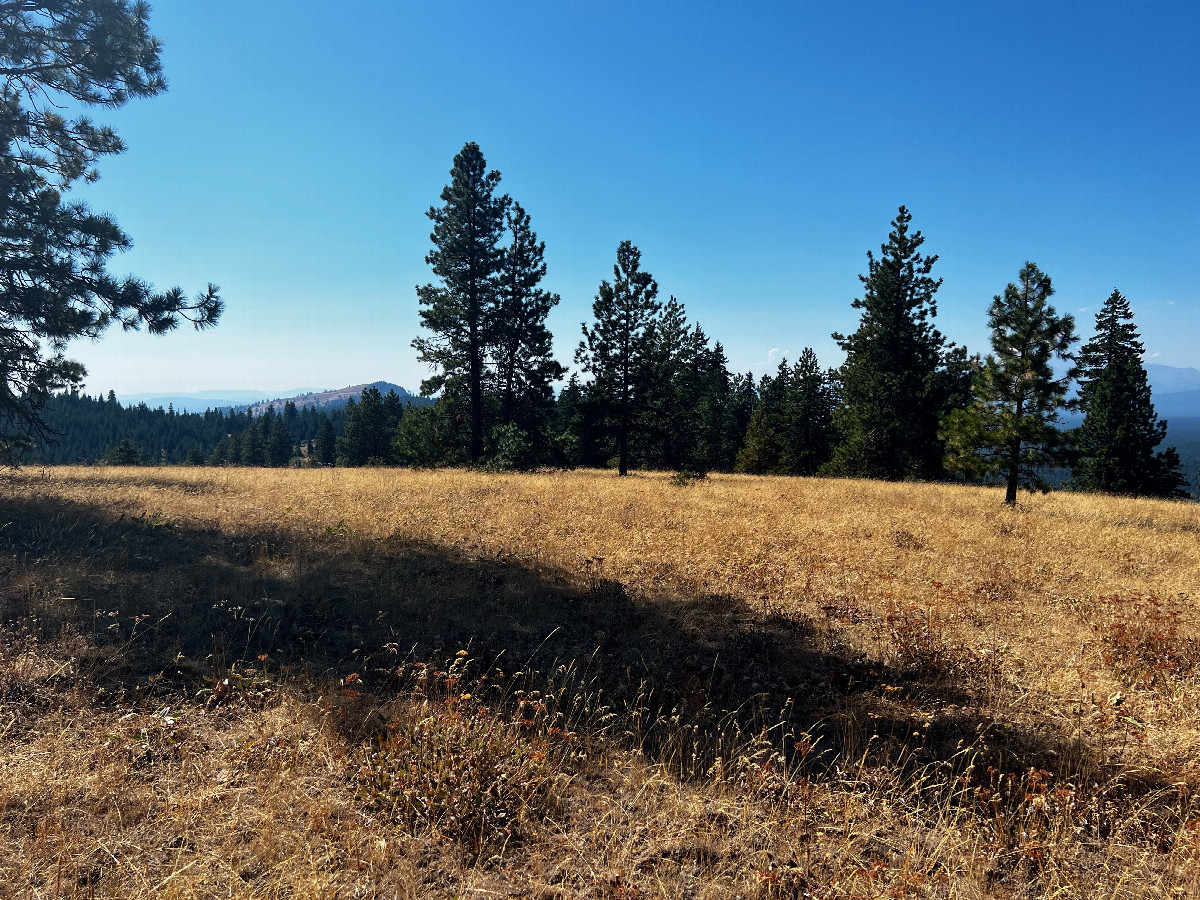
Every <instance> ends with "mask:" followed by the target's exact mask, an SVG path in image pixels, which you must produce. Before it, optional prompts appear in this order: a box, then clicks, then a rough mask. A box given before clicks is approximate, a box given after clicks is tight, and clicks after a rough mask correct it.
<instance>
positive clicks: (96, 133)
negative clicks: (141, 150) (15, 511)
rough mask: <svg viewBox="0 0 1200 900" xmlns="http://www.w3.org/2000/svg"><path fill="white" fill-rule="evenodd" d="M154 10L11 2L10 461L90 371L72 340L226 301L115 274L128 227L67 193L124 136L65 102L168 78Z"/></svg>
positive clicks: (7, 53)
mask: <svg viewBox="0 0 1200 900" xmlns="http://www.w3.org/2000/svg"><path fill="white" fill-rule="evenodd" d="M149 14H150V7H149V6H148V5H147V4H146V3H143V2H140V0H138V2H134V0H75V2H70V3H65V2H49V0H23V2H5V3H0V464H5V463H11V462H14V461H16V460H17V459H18V458H19V457H20V455H21V454H22V453H23V452H24V451H25V450H26V449H28V448H29V447H30V446H31V445H32V442H33V438H34V437H35V436H40V437H45V436H46V429H45V427H44V411H45V406H46V402H47V401H48V399H49V398H50V395H51V393H52V392H53V391H55V390H59V389H62V388H64V387H67V386H70V385H73V384H77V383H78V382H80V381H81V380H82V378H83V376H84V374H85V373H84V369H83V366H81V365H80V364H78V363H76V362H72V361H70V360H68V359H67V358H66V357H65V356H64V352H65V350H66V346H67V344H68V342H69V341H70V340H71V339H73V338H77V337H92V338H94V337H97V336H99V335H100V334H101V333H102V332H103V331H104V330H105V329H106V328H107V327H108V326H109V325H111V324H112V323H114V322H119V323H120V324H121V325H122V326H123V327H125V328H136V327H139V326H141V325H145V326H146V327H147V329H148V330H149V331H150V332H152V333H155V334H159V333H162V332H165V331H169V330H171V329H172V328H175V327H176V326H177V325H178V324H179V322H180V320H181V319H187V320H190V321H191V322H192V323H193V324H194V325H195V326H196V327H197V328H205V327H207V326H209V325H212V324H215V323H216V321H217V318H218V317H219V316H220V314H221V308H222V304H221V301H220V299H219V297H218V295H217V289H216V287H214V286H213V285H209V286H208V289H207V290H206V291H205V292H203V293H202V294H200V295H199V296H198V297H196V298H195V299H194V300H188V299H187V297H186V296H185V295H184V293H183V291H182V290H180V289H179V288H173V289H171V290H168V291H166V292H163V293H157V292H155V291H154V289H153V288H152V287H151V286H150V285H148V284H147V283H145V282H144V281H141V280H139V279H137V278H134V277H131V276H130V277H126V278H116V277H114V276H112V275H111V274H109V272H108V270H107V262H108V260H109V258H110V257H111V256H112V255H113V254H114V253H116V252H117V251H121V250H125V249H127V248H128V247H129V245H130V241H129V238H128V237H127V236H126V235H125V233H124V232H123V231H121V229H120V227H119V226H118V225H117V223H116V222H115V221H114V220H113V219H112V218H111V217H110V216H108V215H105V214H100V213H94V212H92V211H90V210H89V209H88V208H87V207H86V206H85V205H84V204H82V203H78V202H75V203H70V202H67V201H66V200H65V199H64V196H63V195H64V194H65V193H66V192H67V191H69V190H70V188H71V186H72V185H74V184H75V182H77V181H78V180H79V179H80V178H83V179H84V180H86V181H94V180H95V179H96V178H97V177H98V174H97V171H96V168H95V167H96V163H97V162H98V161H99V159H100V158H101V157H103V156H109V155H113V154H117V153H120V152H121V151H122V150H124V149H125V145H124V144H123V143H122V142H121V139H120V138H119V137H117V135H116V133H115V132H114V131H113V130H112V129H111V128H109V127H107V126H103V125H97V124H95V123H93V122H92V121H91V120H90V119H89V118H87V117H86V116H83V115H76V117H75V118H69V117H68V116H69V114H68V113H66V112H65V111H66V110H68V109H71V110H77V109H78V108H79V107H80V106H105V107H117V106H121V105H123V104H124V103H125V102H126V101H128V100H129V99H130V98H133V97H152V96H154V95H155V94H158V93H160V92H162V91H163V90H165V88H166V81H165V80H164V79H163V75H162V64H161V61H160V58H159V57H160V50H161V45H160V44H159V41H158V40H157V39H156V38H155V37H154V36H153V35H152V34H151V33H150V30H149V25H148V22H147V19H148V16H149ZM71 114H74V113H71Z"/></svg>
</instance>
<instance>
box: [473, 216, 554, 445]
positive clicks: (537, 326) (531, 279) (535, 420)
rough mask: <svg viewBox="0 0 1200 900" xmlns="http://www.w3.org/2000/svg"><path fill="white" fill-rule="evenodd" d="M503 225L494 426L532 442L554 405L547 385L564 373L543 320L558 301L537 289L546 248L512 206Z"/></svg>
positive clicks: (494, 328) (495, 326) (493, 332)
mask: <svg viewBox="0 0 1200 900" xmlns="http://www.w3.org/2000/svg"><path fill="white" fill-rule="evenodd" d="M505 221H506V224H507V228H508V232H509V236H510V240H509V244H508V246H507V247H506V248H505V251H504V258H503V261H502V264H501V267H500V274H499V289H498V303H497V304H496V309H495V318H494V320H493V322H492V328H491V337H492V343H493V347H494V351H493V352H494V355H495V360H496V388H497V390H498V392H499V393H500V421H501V422H502V423H503V424H505V425H508V424H516V425H519V426H520V427H521V429H522V430H524V431H525V432H526V434H529V435H530V436H531V437H537V436H538V435H539V434H540V432H541V431H543V430H544V428H545V424H546V418H547V417H548V416H549V413H550V410H551V408H552V406H553V403H554V390H553V387H552V385H553V383H554V382H555V381H557V380H559V379H560V378H562V376H563V372H564V369H563V366H562V364H561V363H559V362H558V361H557V360H555V359H554V356H553V348H552V346H551V335H550V330H549V329H548V328H547V327H546V317H547V316H548V315H549V313H550V310H551V309H553V308H554V307H555V306H557V305H558V301H559V297H558V294H552V293H550V292H549V291H546V290H543V289H542V288H541V287H539V285H540V284H541V281H542V279H543V278H544V277H545V275H546V263H545V259H544V256H545V252H546V245H545V244H544V243H543V242H541V241H539V240H538V239H537V235H536V234H535V233H534V231H533V229H532V228H531V227H530V224H529V214H528V213H526V212H525V210H524V209H523V208H522V207H521V204H519V203H516V202H513V203H512V204H511V205H510V206H509V208H508V210H507V212H506V216H505Z"/></svg>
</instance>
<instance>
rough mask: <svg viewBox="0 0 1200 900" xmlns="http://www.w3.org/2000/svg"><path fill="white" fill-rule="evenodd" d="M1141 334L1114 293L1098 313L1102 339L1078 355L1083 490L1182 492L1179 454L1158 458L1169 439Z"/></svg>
mask: <svg viewBox="0 0 1200 900" xmlns="http://www.w3.org/2000/svg"><path fill="white" fill-rule="evenodd" d="M1144 352H1145V351H1144V349H1143V347H1142V342H1141V335H1139V334H1138V332H1137V328H1136V327H1135V326H1134V324H1133V310H1132V309H1131V308H1130V306H1129V301H1128V300H1127V299H1126V298H1125V296H1124V295H1123V294H1122V293H1121V292H1120V291H1119V290H1116V289H1115V288H1114V289H1113V292H1112V294H1110V295H1109V297H1108V299H1107V300H1105V301H1104V306H1103V307H1102V308H1101V310H1100V312H1099V313H1097V314H1096V333H1095V336H1094V337H1093V338H1092V339H1091V340H1090V341H1088V342H1087V343H1086V344H1084V346H1083V349H1082V350H1081V351H1080V353H1079V407H1080V409H1081V410H1083V413H1084V417H1083V424H1082V425H1081V426H1080V427H1079V429H1078V430H1077V431H1076V434H1075V437H1076V444H1077V449H1078V452H1079V457H1078V461H1077V463H1076V465H1075V475H1074V479H1073V482H1074V484H1075V486H1076V487H1079V488H1082V489H1084V490H1095V491H1105V492H1108V493H1114V494H1130V495H1133V496H1139V495H1143V496H1145V495H1149V496H1159V497H1174V496H1180V495H1182V494H1183V492H1182V490H1181V486H1182V484H1183V477H1182V474H1181V473H1180V472H1179V456H1178V454H1177V453H1176V452H1175V451H1174V449H1172V448H1168V449H1167V450H1164V451H1162V452H1158V453H1156V452H1155V448H1156V447H1157V446H1158V445H1159V444H1161V443H1162V441H1163V439H1164V438H1165V437H1166V434H1167V423H1166V422H1162V421H1159V419H1158V415H1157V414H1156V413H1155V411H1154V404H1153V403H1152V402H1151V399H1150V383H1149V381H1148V380H1147V378H1146V368H1145V366H1144V365H1143V364H1142V355H1143V353H1144Z"/></svg>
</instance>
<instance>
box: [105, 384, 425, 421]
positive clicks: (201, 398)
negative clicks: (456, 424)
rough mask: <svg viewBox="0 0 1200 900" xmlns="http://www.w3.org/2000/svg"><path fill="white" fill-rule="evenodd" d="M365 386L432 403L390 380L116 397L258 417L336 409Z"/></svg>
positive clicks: (422, 403) (184, 409)
mask: <svg viewBox="0 0 1200 900" xmlns="http://www.w3.org/2000/svg"><path fill="white" fill-rule="evenodd" d="M369 387H374V388H378V389H379V393H381V394H383V395H384V396H387V392H388V391H395V392H396V394H397V395H398V396H399V397H400V399H401V400H402V401H403V402H404V403H406V404H408V403H411V404H412V405H413V406H427V405H429V404H432V403H433V402H434V401H433V400H432V399H430V398H428V397H419V396H417V395H416V394H410V393H409V392H408V391H407V390H405V389H404V388H403V387H401V386H400V385H398V384H392V382H390V381H372V382H370V383H367V384H352V385H349V386H347V387H344V388H337V389H334V390H322V389H320V388H296V389H294V390H292V391H287V392H284V393H282V394H280V395H279V396H275V397H273V396H271V394H269V393H267V392H266V391H237V390H230V391H193V392H184V391H179V392H176V393H170V394H167V393H161V394H155V393H147V394H126V395H123V396H120V397H118V398H117V399H118V400H120V402H121V405H122V406H137V405H138V404H139V403H144V404H146V406H148V407H150V408H151V409H157V408H159V407H161V408H163V409H167V408H168V407H172V408H174V410H175V411H176V412H181V413H183V412H191V413H202V412H204V411H205V410H208V409H219V410H223V411H226V412H228V411H233V412H250V413H252V414H254V415H256V416H260V415H262V414H263V413H265V412H266V411H267V408H268V407H270V406H274V407H275V408H276V409H282V408H283V405H284V404H285V403H287V402H288V401H289V400H290V401H291V402H293V403H295V404H296V406H314V407H317V408H318V409H339V408H341V407H343V406H345V405H346V403H347V402H348V401H349V400H350V399H351V398H354V399H355V400H356V401H357V400H358V398H359V397H361V396H362V392H363V391H365V390H366V389H367V388H369Z"/></svg>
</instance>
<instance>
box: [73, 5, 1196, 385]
mask: <svg viewBox="0 0 1200 900" xmlns="http://www.w3.org/2000/svg"><path fill="white" fill-rule="evenodd" d="M151 21H152V24H153V27H154V31H155V33H156V34H157V35H158V36H159V37H161V38H162V40H163V42H164V44H165V51H164V63H165V67H166V72H167V76H168V79H169V80H170V83H171V87H170V89H169V90H168V91H167V92H166V93H165V94H163V95H161V96H159V97H156V98H153V99H149V100H141V101H135V102H133V103H131V104H130V105H128V106H127V107H125V108H123V109H121V110H117V111H106V110H97V111H95V113H94V115H95V117H96V118H97V119H99V120H101V121H106V122H110V123H111V124H113V125H115V126H116V127H117V129H118V131H119V133H120V134H121V135H122V137H123V138H124V139H125V140H126V142H127V143H128V145H129V149H128V151H127V152H126V153H125V154H123V155H121V156H119V157H115V158H111V159H108V160H105V161H104V162H103V164H102V166H101V174H102V178H101V180H100V181H99V182H98V183H97V184H95V185H92V186H89V187H87V188H86V190H82V191H79V192H77V193H79V194H81V195H82V196H84V197H85V198H86V199H87V200H88V201H89V202H90V203H92V204H93V205H94V206H95V207H97V208H99V209H103V210H106V211H109V212H112V213H114V214H115V215H116V217H117V219H118V221H120V222H121V224H122V226H123V227H124V228H125V229H126V230H127V231H128V232H129V233H130V235H131V236H132V238H133V240H134V249H133V250H132V251H131V252H129V253H127V254H124V255H122V256H120V257H118V258H117V259H116V260H115V261H114V264H113V266H112V269H113V270H114V271H115V272H117V273H121V274H123V273H125V272H133V273H136V274H138V275H139V276H141V277H144V278H146V279H148V280H150V281H152V282H154V283H155V284H156V285H158V286H160V287H169V286H171V285H175V284H179V285H181V286H183V287H184V288H185V289H186V290H187V291H188V292H189V293H193V292H195V291H197V290H199V289H201V288H202V287H203V285H204V284H205V283H206V282H208V281H213V282H215V283H217V284H219V285H220V286H221V289H222V294H223V296H224V298H225V299H226V301H227V304H228V308H227V312H226V314H225V316H224V318H223V320H222V322H221V324H220V325H219V326H218V327H217V328H216V329H214V330H212V331H208V332H204V333H202V334H196V333H194V332H191V331H190V330H189V331H187V332H184V331H180V332H178V333H176V334H173V335H170V336H167V337H152V336H149V335H147V334H145V333H136V334H121V333H119V332H117V331H113V332H109V333H108V334H107V335H106V336H105V337H104V338H103V339H102V340H101V341H99V342H97V343H87V342H83V343H77V344H74V345H72V355H73V356H75V357H76V358H78V359H80V360H82V361H83V362H84V363H85V364H86V365H87V366H88V369H89V371H90V374H89V378H88V382H87V390H88V391H89V392H91V393H96V392H100V391H107V390H108V389H109V388H114V389H115V390H116V391H117V393H118V394H121V393H135V392H144V391H157V390H162V391H195V390H203V389H225V388H247V389H261V390H265V391H273V390H280V391H282V390H285V389H288V388H293V387H318V388H319V387H339V386H342V385H345V384H351V383H358V382H363V381H373V380H376V379H386V380H389V381H394V382H397V383H400V384H403V385H405V386H406V387H409V388H410V389H414V390H415V388H416V386H417V384H418V383H419V381H420V379H421V378H422V377H423V376H424V375H425V374H426V371H425V369H424V367H423V366H421V365H420V364H419V363H418V362H417V361H416V359H415V355H414V352H413V351H412V349H411V347H410V342H411V341H412V338H413V337H414V336H415V335H416V334H417V333H418V329H419V325H418V321H419V320H418V317H417V304H416V296H415V292H414V288H415V286H416V285H417V284H421V283H425V282H427V281H429V280H430V278H431V276H430V273H429V270H428V268H427V267H426V266H425V264H424V256H425V253H426V252H427V251H428V249H429V230H430V226H429V221H428V220H427V219H426V218H425V215H424V213H425V211H426V210H427V209H428V208H429V206H430V205H431V204H434V203H437V202H438V194H439V193H440V191H441V189H442V186H443V185H444V184H445V183H446V181H447V179H448V173H449V169H450V165H451V161H452V159H453V156H454V154H455V153H456V152H457V151H458V150H459V149H460V148H461V147H462V145H463V143H464V142H466V141H476V142H478V143H479V145H480V146H481V147H482V149H483V152H484V154H485V156H486V157H487V159H488V162H489V164H490V165H491V166H493V167H494V168H497V169H499V170H500V171H501V173H502V175H503V181H502V190H504V191H506V192H508V193H510V194H512V196H514V197H515V198H516V199H518V200H519V201H520V202H521V203H522V204H523V205H524V206H525V208H526V209H527V210H528V212H529V213H530V215H531V216H532V220H533V226H534V228H535V230H537V231H538V233H539V235H540V237H541V238H542V240H544V241H545V242H546V248H547V249H546V258H547V263H548V265H549V274H548V276H547V280H546V284H547V286H548V287H549V288H550V289H551V290H554V291H557V292H558V293H560V294H561V295H562V303H561V305H560V306H559V307H558V308H557V309H556V310H555V311H554V312H553V313H552V315H551V319H550V325H551V328H552V330H553V331H554V333H555V343H556V347H557V350H558V355H559V358H560V359H561V360H562V361H563V362H565V363H568V364H569V363H570V362H571V356H572V352H573V349H574V347H575V345H576V344H577V343H578V340H579V330H580V323H581V322H583V321H584V320H585V319H588V318H590V313H591V303H592V299H593V297H594V295H595V293H596V287H597V285H598V283H599V282H600V280H601V279H602V278H606V277H611V272H612V263H613V259H614V256H615V251H616V247H617V244H618V243H619V242H620V241H621V240H622V239H626V238H627V239H630V240H632V241H633V242H634V243H636V244H637V245H638V246H639V247H640V248H641V250H642V254H643V265H644V267H645V268H647V269H648V270H649V271H651V272H652V273H653V274H654V275H655V276H656V278H657V279H658V282H659V285H660V289H661V291H662V293H663V296H664V297H665V296H666V295H667V294H674V295H676V296H677V297H679V298H680V299H681V300H682V301H683V302H684V304H685V305H686V307H687V310H688V312H689V314H690V316H691V318H692V319H693V320H697V321H699V322H700V323H701V324H702V325H703V326H704V327H705V329H706V331H707V332H708V333H709V334H710V335H711V336H713V337H715V338H718V339H720V340H721V341H722V342H723V343H724V344H725V346H726V349H727V352H728V354H729V357H730V360H731V363H732V365H733V366H734V367H735V368H737V369H739V370H743V371H744V370H747V369H753V370H754V371H755V372H756V373H761V372H762V371H764V370H765V369H766V368H768V360H774V359H775V358H776V357H777V356H778V354H779V353H781V352H786V353H788V354H789V355H790V356H791V357H793V358H794V357H795V356H796V355H797V354H798V353H799V352H800V350H801V349H803V348H804V347H805V346H811V347H813V348H814V349H815V350H816V352H817V354H818V356H819V357H820V358H821V360H822V362H823V363H824V364H826V365H836V364H838V363H839V362H840V361H841V356H840V354H839V352H838V350H837V347H836V345H835V344H834V343H833V341H832V340H831V339H830V332H832V331H852V330H853V329H854V328H855V327H856V324H857V315H856V313H855V311H854V310H852V309H851V307H850V301H851V300H852V299H853V298H854V297H855V296H857V295H858V292H859V283H858V280H857V276H858V274H859V273H860V272H862V271H864V269H865V267H866V251H867V250H868V249H875V250H878V246H879V244H880V243H882V242H883V241H884V240H885V239H886V236H887V231H888V224H889V222H890V221H891V219H892V217H893V216H894V215H895V212H896V208H897V207H898V206H899V205H900V204H901V203H903V204H906V205H907V206H908V207H909V209H910V210H911V212H912V213H913V216H914V224H915V226H916V227H918V228H920V229H921V230H922V231H923V232H924V233H925V235H926V238H927V240H926V245H925V249H926V250H928V251H929V252H931V253H936V254H939V255H940V257H941V260H940V262H939V263H938V265H937V267H936V268H935V272H936V273H937V274H940V275H941V276H942V277H943V278H944V279H945V284H944V285H943V287H942V290H941V292H940V294H939V304H940V315H939V318H938V322H939V324H940V326H941V328H942V330H943V331H944V332H945V333H946V334H947V335H948V337H950V338H951V339H952V340H955V341H957V342H959V343H965V344H967V346H968V347H969V348H971V349H972V350H980V351H983V350H986V349H987V346H986V345H987V333H986V327H985V311H986V308H987V305H988V303H989V302H990V300H991V298H992V296H993V295H994V294H996V293H999V292H1001V291H1002V290H1003V288H1004V286H1005V284H1007V283H1008V282H1009V281H1011V280H1013V279H1015V277H1016V274H1017V271H1018V269H1019V268H1020V266H1021V265H1022V263H1024V262H1025V260H1027V259H1029V260H1033V261H1035V262H1037V263H1038V264H1039V266H1041V268H1042V269H1043V270H1044V271H1046V272H1047V273H1049V274H1050V275H1051V276H1052V278H1053V279H1054V284H1055V287H1056V289H1057V296H1056V301H1055V302H1056V304H1057V306H1058V308H1059V309H1060V310H1069V311H1071V312H1074V313H1075V314H1076V316H1077V319H1078V320H1079V326H1080V331H1081V332H1082V333H1083V334H1084V336H1085V337H1086V336H1087V335H1088V334H1089V333H1090V331H1091V327H1092V323H1093V316H1094V313H1095V310H1096V309H1097V307H1098V305H1099V304H1100V303H1101V302H1102V301H1103V299H1104V298H1105V297H1106V296H1107V295H1108V293H1109V292H1110V291H1111V290H1112V288H1113V287H1114V286H1116V287H1119V288H1120V289H1121V290H1122V291H1123V292H1124V293H1125V294H1126V295H1127V296H1128V297H1129V298H1130V300H1131V301H1132V303H1133V305H1134V309H1135V312H1136V314H1137V322H1138V325H1139V326H1140V328H1141V330H1142V333H1143V337H1144V340H1145V343H1146V346H1147V354H1148V356H1149V357H1150V358H1152V359H1153V360H1154V361H1156V362H1160V363H1164V364H1168V365H1174V366H1196V365H1200V316H1198V315H1197V313H1198V312H1200V274H1198V268H1197V262H1198V261H1200V202H1198V201H1200V53H1197V52H1196V49H1195V42H1196V37H1197V35H1198V34H1200V4H1198V3H1196V2H1194V0H1192V2H1181V3H1165V2H1164V3H1146V4H1135V3H1122V4H1114V3H1101V2H1079V3H1048V2H1036V3H1013V2H970V3H963V2H961V0H957V2H946V3H923V2H914V3H901V4H898V3H890V2H889V3H859V4H852V3H759V4H748V3H747V4H729V3H707V2H678V3H645V2H642V3H587V4H585V3H576V2H564V0H541V2H504V3H483V2H474V3H466V2H447V0H439V2H436V3H423V4H419V5H418V4H412V3H401V2H383V0H379V2H345V3H339V4H328V3H322V4H316V3H303V2H294V0H293V2H275V0H254V2H252V3H245V2H238V3H234V2H230V0H206V2H204V3H189V2H173V3H168V2H162V0H160V2H159V3H158V5H157V6H156V8H155V9H154V12H153V15H152V19H151ZM770 367H773V362H772V363H770Z"/></svg>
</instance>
